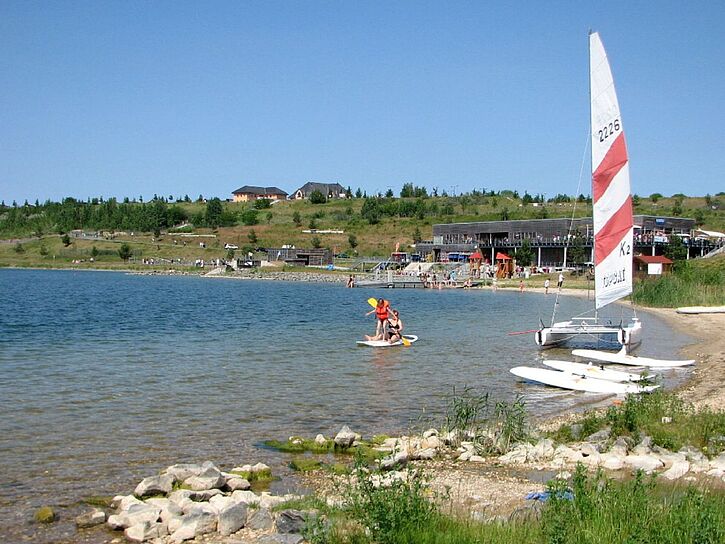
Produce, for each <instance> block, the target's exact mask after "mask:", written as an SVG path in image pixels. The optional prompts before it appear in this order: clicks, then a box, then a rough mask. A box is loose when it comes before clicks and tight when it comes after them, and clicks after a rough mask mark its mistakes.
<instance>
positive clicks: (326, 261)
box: [266, 247, 332, 266]
mask: <svg viewBox="0 0 725 544" xmlns="http://www.w3.org/2000/svg"><path fill="white" fill-rule="evenodd" d="M266 251H267V260H268V261H270V262H272V261H284V262H285V263H286V264H289V265H294V266H326V265H331V264H332V251H330V250H329V249H324V248H311V249H304V248H296V247H281V248H274V247H270V248H267V250H266Z"/></svg>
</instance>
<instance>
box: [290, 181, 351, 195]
mask: <svg viewBox="0 0 725 544" xmlns="http://www.w3.org/2000/svg"><path fill="white" fill-rule="evenodd" d="M331 189H332V190H336V191H342V192H345V188H344V187H343V186H342V185H340V184H339V183H318V182H316V181H308V182H307V183H305V184H304V185H303V186H302V187H300V188H299V189H297V191H302V192H303V193H311V192H312V191H320V192H321V193H322V194H327V193H329V192H330V190H331ZM297 191H295V192H297Z"/></svg>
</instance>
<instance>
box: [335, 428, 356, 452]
mask: <svg viewBox="0 0 725 544" xmlns="http://www.w3.org/2000/svg"><path fill="white" fill-rule="evenodd" d="M355 438H356V435H355V433H354V432H352V431H351V430H350V427H348V426H347V425H345V426H343V428H342V429H340V432H338V433H337V435H335V445H336V446H338V447H340V448H349V447H350V446H352V443H353V442H355Z"/></svg>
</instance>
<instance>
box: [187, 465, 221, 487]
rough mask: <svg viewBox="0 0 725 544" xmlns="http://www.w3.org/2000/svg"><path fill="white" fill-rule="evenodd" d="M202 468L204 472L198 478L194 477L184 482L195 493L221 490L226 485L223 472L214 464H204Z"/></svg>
mask: <svg viewBox="0 0 725 544" xmlns="http://www.w3.org/2000/svg"><path fill="white" fill-rule="evenodd" d="M202 468H203V470H202V471H201V472H200V473H199V474H198V475H197V476H192V477H191V478H187V479H186V480H184V484H186V485H187V486H189V487H190V488H191V489H192V490H193V491H204V490H207V489H219V488H220V487H222V486H223V485H224V484H225V483H226V480H225V479H224V476H222V473H221V471H220V470H219V469H218V468H217V467H215V466H214V465H213V464H212V463H204V465H202Z"/></svg>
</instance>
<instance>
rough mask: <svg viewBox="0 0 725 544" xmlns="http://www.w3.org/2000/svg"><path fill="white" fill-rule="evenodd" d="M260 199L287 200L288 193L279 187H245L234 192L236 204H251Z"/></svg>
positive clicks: (233, 197) (233, 196)
mask: <svg viewBox="0 0 725 544" xmlns="http://www.w3.org/2000/svg"><path fill="white" fill-rule="evenodd" d="M260 198H266V199H269V200H284V199H286V198H287V193H285V192H284V191H283V190H282V189H278V188H277V187H256V186H254V185H245V186H244V187H240V188H239V189H237V190H236V191H232V199H233V200H234V202H249V201H251V200H259V199H260Z"/></svg>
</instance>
